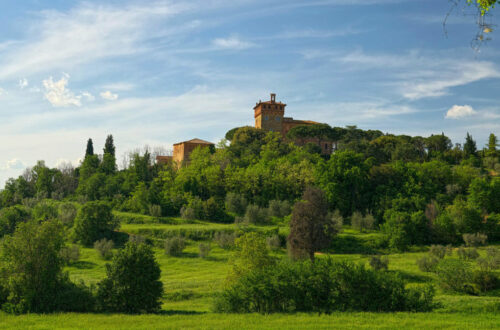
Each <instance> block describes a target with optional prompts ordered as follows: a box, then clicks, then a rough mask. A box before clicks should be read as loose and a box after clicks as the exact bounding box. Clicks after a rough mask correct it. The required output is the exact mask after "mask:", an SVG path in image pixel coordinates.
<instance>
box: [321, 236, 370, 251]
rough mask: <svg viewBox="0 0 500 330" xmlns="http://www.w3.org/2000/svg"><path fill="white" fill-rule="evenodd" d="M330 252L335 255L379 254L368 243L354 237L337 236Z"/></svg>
mask: <svg viewBox="0 0 500 330" xmlns="http://www.w3.org/2000/svg"><path fill="white" fill-rule="evenodd" d="M330 252H332V253H335V254H377V251H376V250H375V249H373V248H372V247H370V246H367V245H366V242H365V241H363V240H360V239H358V238H356V237H354V236H337V237H335V239H334V240H333V241H332V244H331V245H330Z"/></svg>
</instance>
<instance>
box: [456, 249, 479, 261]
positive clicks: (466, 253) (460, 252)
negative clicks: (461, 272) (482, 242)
mask: <svg viewBox="0 0 500 330" xmlns="http://www.w3.org/2000/svg"><path fill="white" fill-rule="evenodd" d="M457 256H458V257H459V258H460V259H461V260H475V259H477V258H479V253H478V252H477V250H476V249H474V248H464V247H463V246H461V247H459V248H458V249H457Z"/></svg>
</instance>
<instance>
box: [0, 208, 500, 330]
mask: <svg viewBox="0 0 500 330" xmlns="http://www.w3.org/2000/svg"><path fill="white" fill-rule="evenodd" d="M118 216H120V215H118ZM130 217H134V215H131V214H129V215H128V217H127V214H121V218H122V219H124V218H130ZM137 217H139V218H141V219H142V220H141V221H138V220H137V219H136V222H143V223H134V224H132V223H128V224H127V223H122V225H121V228H120V231H122V232H125V233H129V234H140V235H144V236H145V237H147V238H148V239H150V240H151V241H152V242H153V243H154V245H155V253H156V259H157V261H158V262H159V264H160V266H161V270H162V277H161V279H162V281H163V284H164V291H165V293H164V296H163V306H162V313H161V314H159V315H137V316H134V315H107V314H49V315H33V314H31V315H30V314H28V315H20V316H13V315H7V314H0V320H1V321H0V328H5V329H21V328H34V329H64V328H86V329H96V328H98V329H112V328H138V329H159V328H211V329H221V328H232V329H246V328H269V329H278V328H280V329H282V328H311V329H322V328H341V329H354V328H369V329H374V328H375V329H384V328H420V329H422V328H425V329H434V328H435V329H457V328H462V329H493V328H500V292H498V291H493V292H489V293H488V295H482V296H471V295H464V294H449V293H445V292H442V291H441V290H440V289H439V288H437V282H436V280H437V279H436V277H435V275H434V274H433V273H425V272H422V271H420V270H419V269H418V267H417V265H416V260H417V259H418V258H419V257H421V256H423V255H424V254H426V248H419V249H418V250H415V251H412V252H408V253H389V254H387V256H388V258H389V271H390V272H395V273H398V274H399V275H400V276H402V277H403V278H404V279H405V280H406V281H407V282H408V285H410V286H412V285H422V284H424V283H434V284H436V288H437V294H436V299H435V300H436V302H437V303H438V307H437V308H436V309H435V310H434V311H433V312H430V313H333V314H330V315H318V314H303V313H299V314H272V315H259V314H217V313H213V312H212V302H213V296H214V293H216V292H218V291H220V290H221V288H222V287H223V285H224V280H225V277H226V275H227V273H228V271H229V269H230V267H231V257H232V254H233V251H232V250H231V249H222V248H220V247H219V246H218V245H217V244H216V242H214V241H212V240H210V239H205V240H199V239H198V238H199V237H205V235H206V237H209V236H210V235H211V233H212V232H213V231H227V232H231V231H235V230H242V229H245V230H257V231H261V232H264V233H265V232H269V231H279V232H280V233H281V234H283V233H285V232H286V228H285V227H279V226H277V225H276V226H260V227H259V226H252V227H249V228H242V227H239V226H237V225H235V224H214V223H205V222H202V221H195V222H194V223H186V221H184V220H182V219H176V218H171V219H153V218H152V217H148V216H137ZM122 221H124V220H122ZM172 233H173V234H177V233H183V234H184V235H186V236H187V237H190V235H192V236H191V237H194V238H196V239H188V240H187V246H186V248H185V249H184V251H183V253H182V255H180V256H178V257H173V256H167V255H166V254H165V253H164V250H163V248H162V246H161V242H162V240H161V239H160V237H169V236H171V235H173V234H172ZM193 233H194V234H193ZM378 235H380V234H379V233H377V232H374V231H373V232H367V233H360V232H358V231H356V230H353V229H351V228H349V227H347V226H345V228H344V231H343V233H342V234H340V235H339V236H338V237H337V238H336V241H335V242H334V244H333V248H332V249H331V254H330V256H331V257H332V258H335V259H344V260H351V261H354V262H362V263H368V259H369V254H366V252H363V253H348V252H345V251H348V250H354V251H356V250H359V251H362V250H365V251H367V252H373V251H372V250H373V247H372V244H371V242H373V241H374V240H376V238H377V236H378ZM202 242H204V243H210V245H211V251H210V254H209V256H208V257H206V258H200V257H199V255H198V252H199V248H198V246H199V244H200V243H202ZM340 244H343V246H338V245H340ZM335 247H337V248H336V249H335ZM336 250H337V251H336ZM339 251H341V252H339ZM382 252H386V251H382ZM80 253H81V255H80V259H79V260H78V261H77V262H74V263H72V264H71V265H70V266H68V267H66V271H67V272H68V273H69V275H70V277H71V279H72V280H74V281H80V280H82V281H84V282H85V283H86V284H95V283H97V282H98V281H99V280H101V279H102V278H104V276H105V264H106V262H107V261H104V260H102V259H100V258H99V256H98V254H97V251H96V250H94V249H92V248H84V247H80ZM479 253H480V254H482V255H484V253H485V247H483V248H479ZM272 254H273V256H275V257H276V258H286V257H287V253H286V250H285V249H284V248H281V249H280V250H278V251H275V252H273V253H272ZM325 255H326V254H319V257H324V256H325ZM453 257H454V258H455V257H456V255H455V254H453Z"/></svg>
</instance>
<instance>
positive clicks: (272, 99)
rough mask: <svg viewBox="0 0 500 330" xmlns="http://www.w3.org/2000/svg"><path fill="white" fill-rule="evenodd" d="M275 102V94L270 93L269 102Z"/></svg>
mask: <svg viewBox="0 0 500 330" xmlns="http://www.w3.org/2000/svg"><path fill="white" fill-rule="evenodd" d="M274 102H276V94H274V93H271V103H274Z"/></svg>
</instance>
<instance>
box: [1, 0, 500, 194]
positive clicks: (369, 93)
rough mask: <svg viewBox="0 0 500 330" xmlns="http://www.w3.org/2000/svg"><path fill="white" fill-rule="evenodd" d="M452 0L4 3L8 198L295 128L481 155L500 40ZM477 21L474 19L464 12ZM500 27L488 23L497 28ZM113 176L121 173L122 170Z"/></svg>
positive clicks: (496, 83) (493, 114)
mask: <svg viewBox="0 0 500 330" xmlns="http://www.w3.org/2000/svg"><path fill="white" fill-rule="evenodd" d="M450 8H451V2H450V1H448V0H418V1H415V0H307V1H305V0H288V1H285V0H231V1H226V0H189V1H187V0H170V1H155V0H148V1H145V0H142V1H130V0H120V1H118V0H109V1H105V0H98V1H96V0H90V1H72V0H64V1H63V0H17V1H8V0H0V141H1V142H0V145H1V147H0V184H2V185H3V182H5V180H6V179H7V178H9V177H17V176H18V175H20V174H21V173H22V171H23V169H24V168H26V167H28V166H33V165H35V164H36V162H37V160H45V162H46V164H47V165H48V166H51V167H55V166H59V165H60V164H61V163H63V162H72V163H73V164H74V165H77V164H78V162H79V161H80V159H81V158H82V157H83V154H84V152H85V145H86V141H87V139H88V138H92V139H93V141H94V147H95V150H96V152H98V153H102V148H103V145H104V142H105V139H106V136H107V135H108V134H112V135H113V136H114V140H115V144H116V147H117V154H118V156H119V158H120V155H122V154H125V153H126V152H128V151H130V150H133V149H135V148H138V147H143V146H145V145H149V146H150V147H163V148H165V149H171V148H172V144H173V143H176V142H180V141H184V140H188V139H192V138H195V137H196V138H201V139H205V140H209V141H213V142H218V141H219V140H220V139H221V138H223V137H224V135H225V133H226V131H228V130H229V129H231V128H233V127H237V126H244V125H253V106H254V105H255V102H258V101H259V100H267V99H269V93H271V92H273V93H276V94H277V100H278V101H282V102H284V103H286V104H287V108H286V115H287V116H291V117H294V118H296V119H304V120H306V119H307V120H315V121H318V122H325V123H328V124H330V125H332V126H340V127H343V126H346V125H357V126H358V127H360V128H363V129H378V130H381V131H383V132H387V133H394V134H408V135H420V136H429V135H431V134H440V133H441V132H444V133H445V134H446V135H448V136H449V137H450V138H451V139H452V140H453V142H454V143H463V141H464V138H465V135H466V133H467V132H469V133H471V134H472V136H473V137H474V139H475V140H476V141H477V143H478V146H479V147H480V148H482V147H483V145H484V144H485V143H486V141H487V138H488V135H489V134H490V133H492V132H493V133H495V134H497V135H500V103H499V102H498V101H499V99H500V94H499V93H498V91H499V90H500V63H498V58H499V57H498V56H499V55H500V31H499V32H498V33H495V31H494V32H493V33H492V34H491V38H492V40H491V41H489V42H488V43H485V44H483V45H482V46H481V48H480V51H476V50H474V49H473V48H471V41H472V40H473V38H474V37H475V35H476V32H477V26H476V25H475V18H474V17H473V16H468V15H464V12H463V11H461V10H455V11H453V12H452V13H451V15H450V17H449V19H448V21H447V25H446V31H445V30H444V29H443V20H444V18H445V16H446V13H447V12H448V11H449V10H450ZM466 13H468V11H466ZM493 19H494V17H493ZM119 164H121V162H120V160H119Z"/></svg>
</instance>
